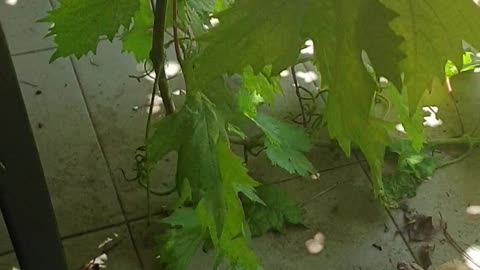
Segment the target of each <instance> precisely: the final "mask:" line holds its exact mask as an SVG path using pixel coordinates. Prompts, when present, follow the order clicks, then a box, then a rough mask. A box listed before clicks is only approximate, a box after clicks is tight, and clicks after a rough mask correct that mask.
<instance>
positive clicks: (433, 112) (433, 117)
mask: <svg viewBox="0 0 480 270" xmlns="http://www.w3.org/2000/svg"><path fill="white" fill-rule="evenodd" d="M423 111H424V112H426V113H429V114H430V115H429V116H426V117H424V118H423V119H424V120H425V122H423V125H424V126H427V127H438V126H441V125H442V124H443V121H442V120H441V119H438V118H437V114H438V107H437V106H427V107H423Z"/></svg>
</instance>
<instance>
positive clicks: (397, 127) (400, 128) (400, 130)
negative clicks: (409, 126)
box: [395, 124, 407, 134]
mask: <svg viewBox="0 0 480 270" xmlns="http://www.w3.org/2000/svg"><path fill="white" fill-rule="evenodd" d="M395 129H396V130H397V131H399V132H401V133H404V134H405V133H407V132H406V131H405V128H404V127H403V125H402V124H398V125H396V126H395Z"/></svg>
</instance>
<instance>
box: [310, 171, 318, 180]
mask: <svg viewBox="0 0 480 270" xmlns="http://www.w3.org/2000/svg"><path fill="white" fill-rule="evenodd" d="M310 178H312V180H318V179H320V173H319V172H317V173H314V174H312V175H310Z"/></svg>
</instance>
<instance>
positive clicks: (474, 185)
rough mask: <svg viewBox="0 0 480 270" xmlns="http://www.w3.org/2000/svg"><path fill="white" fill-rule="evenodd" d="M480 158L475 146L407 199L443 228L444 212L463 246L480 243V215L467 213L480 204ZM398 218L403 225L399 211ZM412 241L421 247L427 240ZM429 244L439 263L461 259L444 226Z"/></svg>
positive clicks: (451, 229) (416, 208)
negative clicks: (467, 155)
mask: <svg viewBox="0 0 480 270" xmlns="http://www.w3.org/2000/svg"><path fill="white" fill-rule="evenodd" d="M479 162H480V149H476V150H475V151H474V152H473V154H472V155H471V156H470V157H468V158H467V159H465V160H464V161H462V162H459V163H456V164H453V165H451V166H448V167H445V168H442V169H439V170H437V171H436V172H435V174H434V176H433V178H432V179H431V180H429V181H426V182H424V183H423V184H422V185H421V186H420V187H419V188H418V190H417V196H416V197H415V198H412V199H410V200H408V201H407V204H408V206H409V207H410V208H412V209H415V210H416V211H417V212H418V213H419V214H423V215H426V216H432V217H433V219H434V225H435V226H436V227H437V228H441V227H440V225H439V223H440V220H441V219H440V215H441V216H442V217H443V222H446V223H447V225H448V230H447V231H448V233H449V234H450V235H451V236H452V238H453V239H454V240H455V241H456V242H457V243H458V244H459V245H460V246H461V247H462V248H463V249H467V248H468V247H472V246H480V216H479V215H476V216H475V215H469V214H468V213H467V208H468V207H469V206H471V205H476V206H480V192H479V190H480V181H478V175H479V173H480V167H478V164H479ZM396 218H397V220H398V223H399V224H402V225H404V221H403V214H402V213H401V212H400V211H398V212H397V214H396ZM410 244H411V245H412V246H413V248H414V250H415V251H418V250H419V249H420V247H421V246H423V245H424V244H426V243H413V242H412V243H410ZM430 244H431V245H434V246H435V251H434V252H433V254H432V259H433V262H434V263H435V264H436V265H437V266H438V265H439V264H441V263H443V262H445V261H449V260H451V259H462V256H461V255H460V254H459V253H458V251H457V250H455V249H454V248H453V246H452V245H451V244H450V243H449V241H447V240H446V237H445V235H444V234H443V231H442V230H441V229H439V231H438V232H437V234H436V235H435V237H434V238H433V241H432V242H431V243H430Z"/></svg>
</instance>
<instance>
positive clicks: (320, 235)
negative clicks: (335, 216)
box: [313, 232, 325, 244]
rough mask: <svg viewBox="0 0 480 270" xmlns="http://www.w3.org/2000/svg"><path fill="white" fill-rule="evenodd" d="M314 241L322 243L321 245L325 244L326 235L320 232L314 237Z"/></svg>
mask: <svg viewBox="0 0 480 270" xmlns="http://www.w3.org/2000/svg"><path fill="white" fill-rule="evenodd" d="M313 239H315V240H317V241H318V242H320V244H323V243H325V235H324V234H323V233H321V232H318V233H317V234H315V236H314V237H313Z"/></svg>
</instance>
